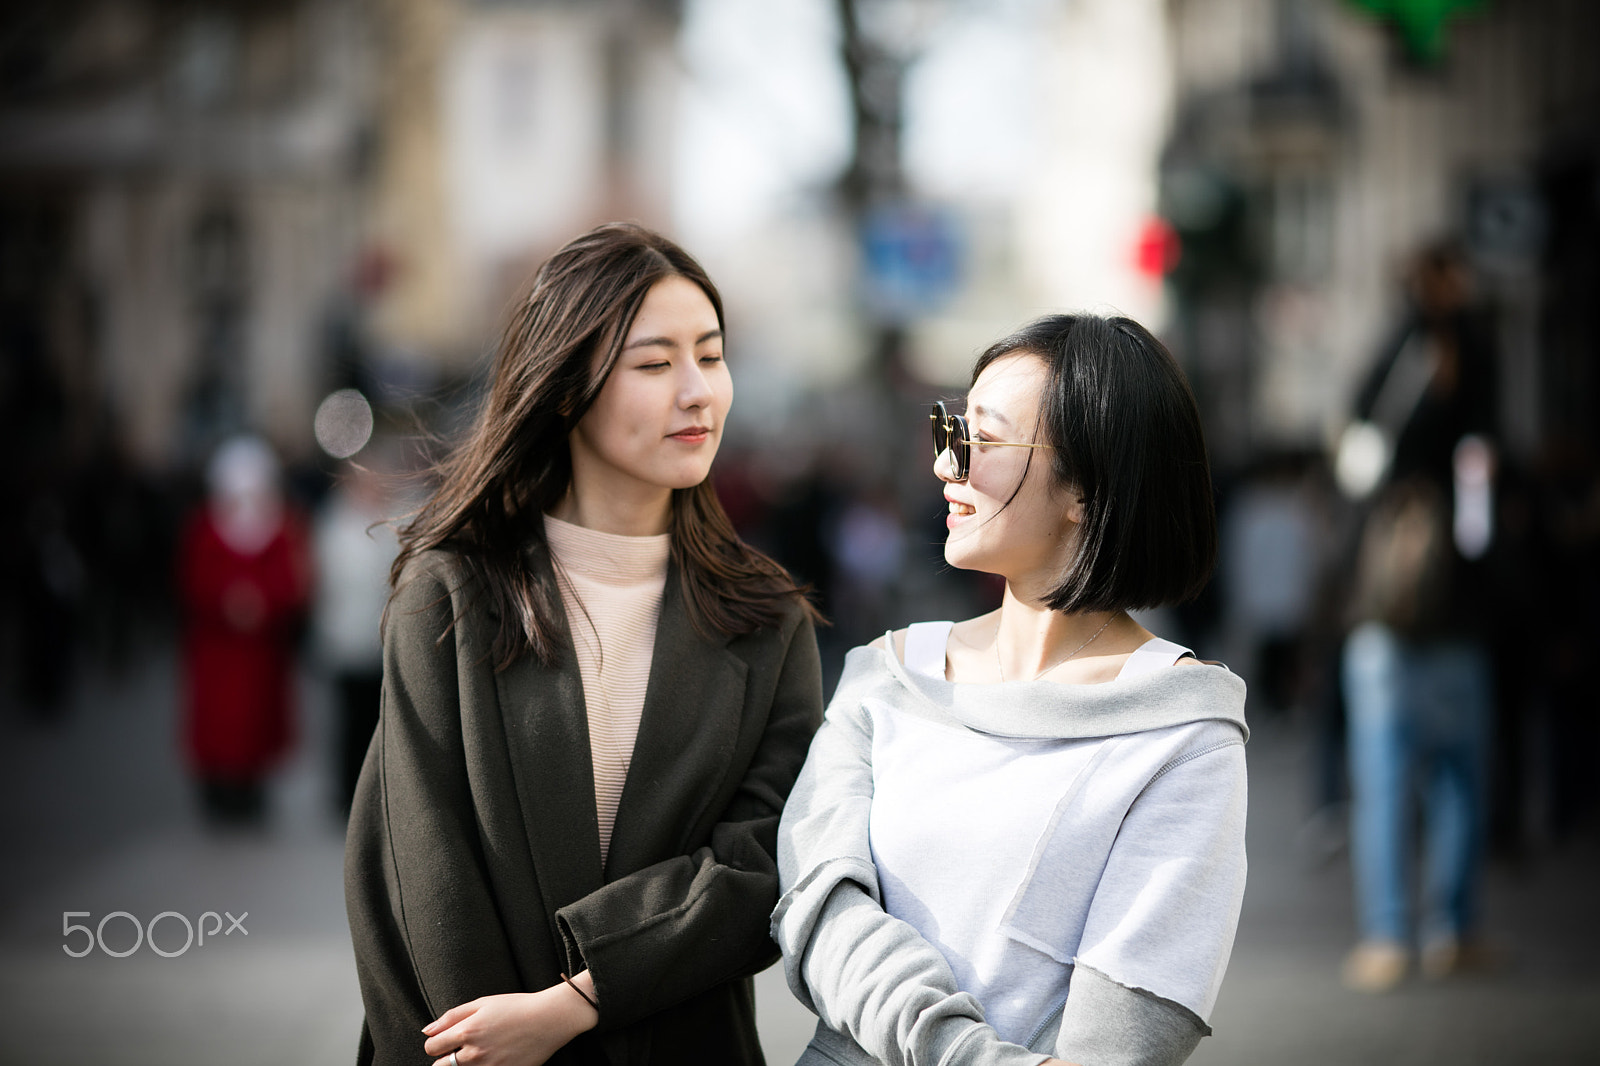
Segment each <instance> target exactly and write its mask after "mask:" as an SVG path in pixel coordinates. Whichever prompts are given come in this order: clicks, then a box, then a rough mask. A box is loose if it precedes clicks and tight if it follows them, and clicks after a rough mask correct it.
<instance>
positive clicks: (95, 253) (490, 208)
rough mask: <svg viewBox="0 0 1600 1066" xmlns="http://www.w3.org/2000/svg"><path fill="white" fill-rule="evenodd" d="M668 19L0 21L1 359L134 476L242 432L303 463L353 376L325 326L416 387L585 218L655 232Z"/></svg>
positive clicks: (665, 10) (467, 344) (228, 10)
mask: <svg viewBox="0 0 1600 1066" xmlns="http://www.w3.org/2000/svg"><path fill="white" fill-rule="evenodd" d="M677 17H678V16H677V5H676V4H675V3H672V2H647V0H637V2H634V0H617V2H613V3H605V4H575V3H566V2H560V0H550V2H522V3H509V2H505V3H502V2H494V0H317V2H312V0H300V2H289V3H271V4H269V3H260V2H256V0H207V2H200V3H193V4H183V5H174V4H167V3H162V2H159V0H67V2H64V3H61V4H56V5H50V6H48V7H46V6H44V5H27V7H26V8H23V9H20V10H14V11H11V12H9V13H7V14H6V15H5V16H4V21H5V27H6V32H5V34H4V37H3V45H0V48H3V53H4V54H3V55H0V246H3V256H4V263H5V275H4V285H5V292H4V294H3V307H4V318H5V323H4V327H5V333H6V336H7V346H8V348H9V349H10V351H8V353H7V354H8V356H10V357H12V358H14V359H21V360H25V361H26V362H28V363H29V364H30V365H31V366H33V367H34V368H35V371H36V372H35V371H29V372H28V373H26V374H23V373H19V372H15V371H13V372H11V373H9V374H8V377H11V378H13V379H15V384H17V385H18V386H19V387H21V386H25V385H26V383H28V382H32V381H34V380H35V379H38V378H41V377H42V378H45V379H50V380H52V381H54V382H56V383H58V386H59V390H60V391H61V393H62V410H63V417H64V418H65V419H66V420H67V422H69V423H71V424H72V426H69V427H68V433H69V436H70V435H76V436H79V437H82V436H85V435H89V436H93V435H95V434H97V433H98V434H105V433H110V434H113V435H114V436H115V437H116V438H117V440H116V442H115V443H116V446H117V447H118V448H119V449H120V450H124V451H126V452H127V453H128V454H129V456H130V458H131V459H132V461H133V462H134V463H135V464H136V465H138V466H141V467H144V468H146V469H151V470H156V471H166V470H174V469H177V470H182V469H194V468H195V467H196V466H197V464H198V463H199V462H200V461H201V460H202V459H203V457H204V454H205V452H206V451H207V450H208V449H209V448H210V447H211V446H212V445H213V444H214V443H215V441H216V440H218V439H219V438H220V437H221V436H223V435H225V434H226V433H228V432H230V431H234V430H238V429H242V428H250V429H253V430H257V431H260V432H264V433H266V434H267V435H268V436H269V437H271V438H272V439H273V441H274V443H275V444H276V445H277V446H278V447H279V449H280V450H281V451H283V452H284V453H285V454H286V455H288V456H289V457H290V458H291V459H302V460H303V459H306V458H309V453H310V448H311V434H310V427H311V418H312V412H313V411H314V410H315V408H316V404H317V401H318V400H319V399H320V398H321V396H322V395H323V394H324V393H325V392H326V391H327V390H328V388H329V387H330V386H331V385H333V384H338V383H347V380H340V378H339V374H340V373H341V371H340V369H339V368H336V367H334V366H332V365H330V364H331V363H332V362H334V361H336V360H337V359H338V358H339V353H337V352H334V351H332V350H331V345H330V333H331V332H332V328H333V327H335V326H345V327H349V326H351V325H352V320H354V326H355V328H356V330H357V331H358V332H360V333H361V334H363V335H362V336H361V337H360V338H358V340H359V342H360V343H359V344H358V345H357V349H358V354H359V353H361V352H365V353H367V354H369V355H370V354H371V353H373V352H378V353H381V356H382V358H384V359H389V360H391V361H398V362H399V363H400V364H406V363H410V364H412V365H413V366H417V367H422V368H426V372H425V373H423V374H422V375H421V377H422V378H423V379H424V380H425V379H426V378H427V377H429V376H431V375H433V374H435V373H436V372H437V368H439V367H443V369H444V371H445V372H446V373H447V374H448V373H451V372H464V371H465V369H466V365H467V364H468V363H469V362H471V361H472V360H473V359H475V358H477V357H478V356H480V355H481V354H482V348H483V343H484V339H485V338H486V337H487V336H490V335H492V330H493V327H494V325H495V322H496V320H497V318H498V316H499V313H500V312H501V310H502V308H503V304H504V301H505V299H506V298H507V297H508V296H509V295H510V294H511V292H512V291H513V290H514V289H515V288H516V286H517V285H519V284H521V283H522V282H523V281H525V279H526V275H527V273H528V271H529V270H530V269H531V267H532V266H533V265H534V264H535V263H537V262H538V260H539V259H540V258H542V257H543V255H544V254H546V253H548V252H549V251H550V250H552V249H553V248H554V247H555V246H557V245H558V244H560V243H561V242H562V241H564V240H565V239H566V238H568V237H570V236H571V235H573V234H574V233H576V232H578V231H580V230H581V229H583V228H585V227H586V226H587V225H589V224H591V223H592V222H595V221H599V220H601V219H605V218H612V217H633V218H640V219H642V220H645V221H647V222H654V223H657V224H662V223H664V221H665V219H666V214H667V211H668V202H669V199H670V197H669V191H668V183H669V182H670V177H671V174H672V172H673V171H672V166H671V159H670V154H671V151H670V143H669V142H670V137H671V127H672V121H671V119H672V114H671V109H672V107H673V82H674V79H675V78H676V76H677V74H676V66H675V64H674V62H673V58H672V57H673V47H674V39H675V33H676V24H677ZM346 332H348V330H346ZM344 354H345V355H348V354H349V353H348V352H345V353H344ZM346 378H348V375H346ZM22 391H27V390H26V388H23V390H22ZM73 427H75V428H73Z"/></svg>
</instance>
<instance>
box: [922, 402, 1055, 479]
mask: <svg viewBox="0 0 1600 1066" xmlns="http://www.w3.org/2000/svg"><path fill="white" fill-rule="evenodd" d="M928 420H929V421H931V422H932V423H933V458H934V461H935V462H937V461H938V459H939V456H941V455H943V454H944V453H945V451H946V450H947V449H948V450H949V452H950V461H951V465H952V466H954V468H955V480H957V481H965V480H967V475H968V474H969V473H970V472H971V470H972V446H973V445H974V444H978V445H981V446H983V447H985V448H1048V447H1050V445H1048V444H1018V443H1014V442H1012V441H1006V440H979V441H975V440H973V439H972V429H971V427H969V426H968V425H967V419H966V416H965V415H953V414H951V413H950V411H949V409H948V408H946V407H945V405H944V401H943V400H935V401H934V402H933V410H931V411H929V412H928Z"/></svg>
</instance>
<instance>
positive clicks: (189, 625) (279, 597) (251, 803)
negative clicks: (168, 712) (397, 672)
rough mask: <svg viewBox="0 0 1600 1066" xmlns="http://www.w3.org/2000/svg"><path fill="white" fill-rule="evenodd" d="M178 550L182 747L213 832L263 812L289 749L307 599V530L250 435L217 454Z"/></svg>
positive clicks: (269, 455)
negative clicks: (270, 779) (272, 773)
mask: <svg viewBox="0 0 1600 1066" xmlns="http://www.w3.org/2000/svg"><path fill="white" fill-rule="evenodd" d="M206 481H207V488H208V490H209V497H208V499H207V501H206V503H205V504H204V505H203V506H201V507H200V508H198V509H197V510H196V512H195V513H194V514H193V515H192V516H191V517H190V519H189V521H188V524H187V526H186V528H185V530H184V534H183V540H182V542H181V547H180V549H179V558H178V570H179V582H180V595H181V598H182V604H183V611H184V635H183V656H184V685H185V690H186V697H187V705H186V708H185V711H186V715H185V721H184V746H185V749H186V755H187V757H188V760H189V764H190V766H191V768H192V769H193V771H194V773H195V775H196V777H197V778H198V779H199V783H200V790H201V801H202V804H203V807H204V810H205V814H206V817H207V819H208V820H209V821H211V822H212V823H213V824H221V825H250V824H257V823H259V822H260V821H261V819H262V817H263V815H264V813H265V802H264V793H263V781H264V778H265V776H266V774H267V772H268V771H269V770H271V769H272V767H273V765H274V764H275V763H276V762H277V760H278V759H279V758H280V757H281V756H282V755H283V754H284V753H285V752H286V751H287V750H288V748H289V746H290V744H291V742H292V740H293V732H294V731H293V714H292V710H293V703H292V686H293V678H294V674H293V670H294V654H295V643H296V638H297V636H298V634H299V631H300V628H301V623H302V621H303V619H304V616H305V613H306V609H307V606H308V604H309V602H310V597H311V567H310V563H309V551H308V540H307V533H306V527H305V522H304V520H303V519H302V518H301V516H300V515H299V514H298V513H296V512H295V511H294V510H293V509H292V508H291V507H290V506H289V505H288V504H287V503H286V502H285V500H284V498H283V494H282V491H281V488H280V486H279V469H278V460H277V458H276V456H274V455H273V452H272V449H271V448H270V447H269V446H268V445H267V444H266V442H264V441H262V440H261V439H259V438H257V437H248V436H245V437H234V438H232V439H230V440H228V441H226V442H224V443H223V444H222V446H221V447H220V448H218V449H217V452H216V454H215V455H214V456H213V457H212V460H211V464H210V466H209V467H208V468H207V471H206Z"/></svg>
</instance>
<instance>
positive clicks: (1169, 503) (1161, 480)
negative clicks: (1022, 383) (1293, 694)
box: [972, 314, 1217, 612]
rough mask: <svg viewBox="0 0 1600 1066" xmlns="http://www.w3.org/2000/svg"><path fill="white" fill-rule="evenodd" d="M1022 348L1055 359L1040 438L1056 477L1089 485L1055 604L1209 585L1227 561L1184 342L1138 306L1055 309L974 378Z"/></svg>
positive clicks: (1085, 606) (1125, 605)
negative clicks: (1126, 312)
mask: <svg viewBox="0 0 1600 1066" xmlns="http://www.w3.org/2000/svg"><path fill="white" fill-rule="evenodd" d="M1019 354H1028V355H1033V356H1037V357H1038V358H1039V359H1041V360H1043V361H1044V363H1045V365H1046V366H1047V367H1048V368H1049V379H1048V384H1047V385H1046V386H1045V391H1044V395H1043V396H1042V397H1041V398H1040V401H1039V427H1040V428H1039V431H1038V432H1039V435H1040V443H1044V444H1049V445H1051V446H1052V449H1053V450H1052V451H1051V452H1049V455H1050V456H1051V466H1052V472H1053V473H1054V474H1055V477H1056V480H1057V481H1058V482H1059V483H1060V484H1063V485H1072V486H1075V487H1076V488H1077V490H1078V493H1079V495H1081V496H1082V497H1083V522H1082V523H1081V524H1080V525H1079V527H1078V551H1077V554H1076V555H1075V556H1074V558H1073V560H1072V562H1071V563H1070V564H1068V566H1067V569H1066V572H1065V573H1063V574H1062V575H1061V580H1060V581H1059V582H1058V583H1057V584H1056V586H1055V588H1054V589H1052V590H1051V591H1050V594H1049V595H1048V596H1047V597H1045V601H1044V602H1045V604H1046V606H1048V607H1049V608H1050V609H1051V610H1055V611H1074V612H1076V611H1119V610H1136V609H1139V608H1147V607H1164V606H1168V605H1171V604H1176V603H1182V602H1184V601H1186V600H1191V599H1193V598H1194V597H1195V596H1198V595H1199V594H1200V590H1201V589H1203V588H1204V587H1205V584H1206V582H1207V581H1208V580H1210V578H1211V570H1212V568H1213V567H1214V566H1215V565H1216V559H1217V513H1216V504H1215V502H1214V501H1213V499H1212V493H1211V467H1210V463H1209V462H1208V461H1207V458H1206V444H1205V438H1204V437H1203V436H1202V434H1201V432H1200V412H1199V411H1198V410H1197V409H1196V407H1195V402H1194V393H1193V392H1191V391H1190V389H1189V383H1188V381H1187V380H1186V379H1185V378H1184V376H1183V371H1182V370H1180V369H1178V364H1177V361H1176V360H1174V359H1173V358H1172V353H1171V352H1169V351H1167V349H1166V346H1165V345H1163V344H1162V343H1161V342H1160V341H1158V340H1156V338H1155V337H1154V336H1152V335H1151V333H1150V331H1149V330H1147V329H1145V328H1144V327H1143V326H1141V325H1139V323H1137V322H1135V321H1133V320H1132V319H1130V318H1122V317H1104V316H1100V315H1090V314H1074V315H1047V316H1045V317H1044V318H1040V319H1037V320H1035V321H1033V322H1030V323H1028V324H1027V325H1026V326H1023V327H1022V328H1021V329H1019V330H1017V331H1016V332H1015V333H1013V334H1011V335H1010V336H1009V337H1005V338H1003V339H1002V340H999V341H996V342H995V343H994V344H992V345H990V346H989V348H988V349H987V350H986V351H985V352H984V353H983V354H982V355H980V356H979V357H978V362H977V365H976V366H974V367H973V369H972V380H973V382H974V383H976V382H977V380H978V375H979V374H982V373H983V371H984V369H985V368H987V367H988V366H989V365H990V364H991V363H993V362H994V361H995V360H997V359H1001V358H1004V357H1005V356H1008V355H1019ZM1032 456H1033V453H1031V452H1030V453H1029V461H1030V462H1031V461H1032Z"/></svg>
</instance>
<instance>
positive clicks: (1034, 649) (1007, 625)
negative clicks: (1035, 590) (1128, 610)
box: [995, 583, 1122, 681]
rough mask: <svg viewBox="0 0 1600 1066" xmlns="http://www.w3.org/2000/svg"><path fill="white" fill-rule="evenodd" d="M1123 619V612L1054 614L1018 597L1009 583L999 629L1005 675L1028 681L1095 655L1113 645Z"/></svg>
mask: <svg viewBox="0 0 1600 1066" xmlns="http://www.w3.org/2000/svg"><path fill="white" fill-rule="evenodd" d="M1121 616H1122V612H1120V611H1084V612H1081V613H1078V614H1063V613H1062V612H1060V611H1052V610H1051V609H1050V608H1049V607H1047V606H1045V605H1044V603H1042V602H1040V601H1039V600H1034V599H1025V598H1023V597H1021V596H1019V595H1017V593H1016V591H1015V590H1014V589H1013V588H1012V586H1011V585H1010V584H1009V583H1008V584H1007V585H1006V592H1005V598H1004V599H1003V600H1002V601H1001V603H1000V611H999V621H998V623H997V626H996V629H995V639H996V640H997V641H998V642H999V646H998V648H997V649H996V652H997V654H998V656H999V659H1000V663H1001V665H1002V672H1003V673H1004V675H1005V677H1006V678H1007V679H1008V680H1012V681H1025V680H1030V679H1032V678H1034V677H1036V676H1038V675H1039V674H1040V673H1043V672H1045V671H1048V670H1050V669H1053V668H1054V667H1056V666H1059V665H1060V664H1061V663H1062V662H1064V661H1066V660H1067V659H1069V658H1077V657H1079V656H1080V655H1081V656H1089V655H1092V654H1093V653H1094V651H1095V649H1096V646H1097V645H1099V644H1101V643H1102V642H1105V643H1107V644H1108V645H1109V642H1108V641H1107V638H1108V637H1111V636H1113V631H1114V630H1116V629H1117V628H1118V624H1119V621H1120V619H1121ZM1108 623H1109V624H1108ZM1096 634H1098V636H1096ZM1085 642H1088V643H1087V645H1086V644H1085Z"/></svg>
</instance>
